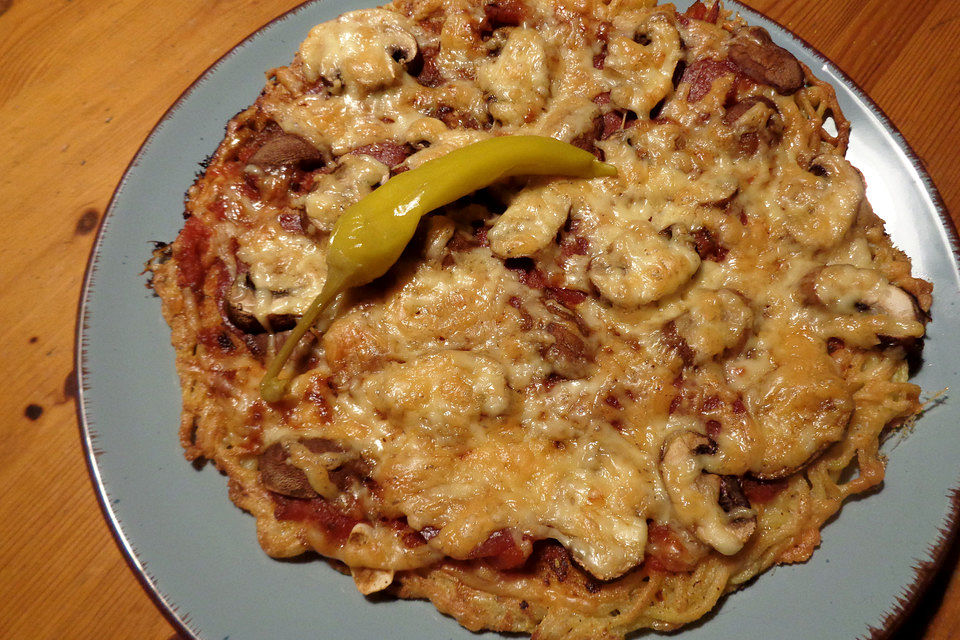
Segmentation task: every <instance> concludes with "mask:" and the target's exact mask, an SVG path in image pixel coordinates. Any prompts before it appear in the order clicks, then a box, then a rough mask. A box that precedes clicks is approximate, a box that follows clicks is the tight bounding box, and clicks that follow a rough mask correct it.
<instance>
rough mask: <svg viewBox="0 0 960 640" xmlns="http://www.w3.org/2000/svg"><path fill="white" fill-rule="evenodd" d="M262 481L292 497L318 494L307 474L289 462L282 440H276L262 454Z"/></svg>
mask: <svg viewBox="0 0 960 640" xmlns="http://www.w3.org/2000/svg"><path fill="white" fill-rule="evenodd" d="M260 481H261V482H262V483H263V486H265V487H266V488H267V489H269V490H270V491H273V492H274V493H280V494H283V495H285V496H290V497H291V498H315V497H316V496H317V492H316V491H314V490H313V487H311V486H310V481H309V480H307V475H306V474H305V473H304V472H303V471H302V470H301V469H299V468H297V467H295V466H293V465H292V464H287V452H286V450H285V449H284V447H283V444H281V443H280V442H274V443H273V444H272V445H270V446H269V447H267V448H266V450H265V451H264V452H263V453H262V454H260Z"/></svg>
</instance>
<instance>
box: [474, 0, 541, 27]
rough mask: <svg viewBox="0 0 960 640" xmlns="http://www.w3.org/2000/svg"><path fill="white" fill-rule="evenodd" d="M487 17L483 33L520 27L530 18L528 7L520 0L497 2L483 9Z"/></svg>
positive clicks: (496, 0)
mask: <svg viewBox="0 0 960 640" xmlns="http://www.w3.org/2000/svg"><path fill="white" fill-rule="evenodd" d="M483 13H484V15H485V19H484V24H483V25H482V26H481V31H484V30H489V31H494V30H495V29H498V28H500V27H519V26H520V25H521V24H523V23H524V21H526V20H527V18H528V16H529V9H528V8H527V5H525V4H524V3H523V2H520V0H495V2H492V3H490V4H488V5H486V6H485V7H484V8H483Z"/></svg>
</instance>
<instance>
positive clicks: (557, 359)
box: [543, 322, 591, 380]
mask: <svg viewBox="0 0 960 640" xmlns="http://www.w3.org/2000/svg"><path fill="white" fill-rule="evenodd" d="M547 332H548V333H549V334H550V335H551V336H553V338H554V343H553V344H552V345H550V346H549V347H547V348H546V349H545V350H544V351H543V357H544V359H546V360H547V361H548V362H549V363H550V364H551V365H552V366H553V371H554V373H556V374H557V375H559V376H561V377H563V378H567V379H569V380H576V379H578V378H583V377H585V376H587V375H588V374H589V373H590V360H591V356H590V354H589V352H588V349H587V345H586V343H585V342H584V341H583V339H582V338H581V337H580V336H579V335H578V334H577V332H576V331H575V330H574V329H572V328H570V327H567V326H564V325H563V324H561V323H559V322H551V323H550V324H548V325H547Z"/></svg>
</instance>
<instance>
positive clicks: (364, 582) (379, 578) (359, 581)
mask: <svg viewBox="0 0 960 640" xmlns="http://www.w3.org/2000/svg"><path fill="white" fill-rule="evenodd" d="M350 575H351V576H353V583H354V584H355V585H357V591H359V592H360V593H362V594H363V595H365V596H368V595H370V594H371V593H376V592H378V591H383V590H384V589H386V588H387V587H389V586H390V585H391V584H393V576H394V572H393V571H392V570H387V569H369V568H367V567H350Z"/></svg>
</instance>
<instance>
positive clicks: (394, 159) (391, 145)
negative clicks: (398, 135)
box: [350, 141, 413, 169]
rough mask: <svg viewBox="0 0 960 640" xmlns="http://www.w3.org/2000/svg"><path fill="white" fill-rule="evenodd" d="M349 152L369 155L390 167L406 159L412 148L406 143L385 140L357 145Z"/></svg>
mask: <svg viewBox="0 0 960 640" xmlns="http://www.w3.org/2000/svg"><path fill="white" fill-rule="evenodd" d="M350 153H354V154H359V155H366V156H370V157H372V158H374V159H375V160H378V161H380V162H382V163H383V164H385V165H387V166H388V167H390V168H391V169H392V168H393V167H395V166H397V165H398V164H400V163H401V162H403V161H404V160H406V159H407V156H409V155H410V154H411V153H413V148H412V147H411V146H410V145H408V144H397V143H396V142H390V141H386V142H375V143H373V144H368V145H364V146H362V147H357V148H356V149H354V150H353V151H351V152H350Z"/></svg>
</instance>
